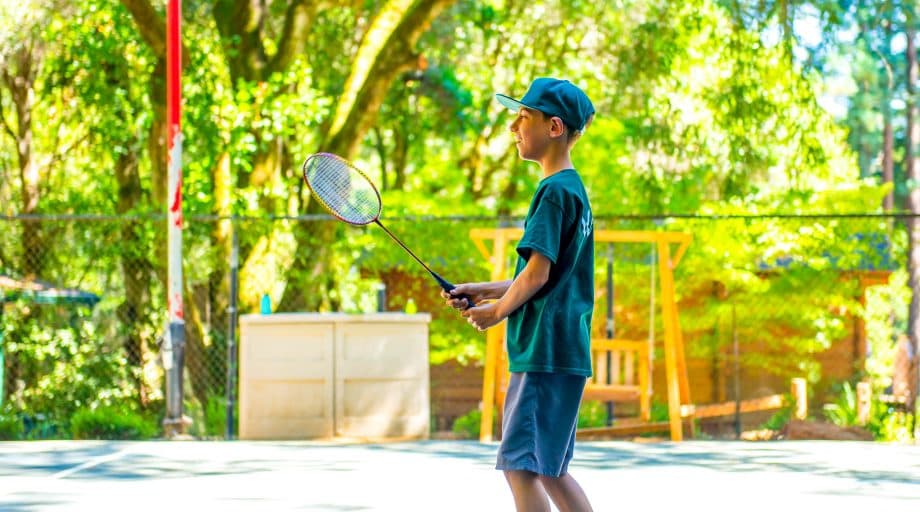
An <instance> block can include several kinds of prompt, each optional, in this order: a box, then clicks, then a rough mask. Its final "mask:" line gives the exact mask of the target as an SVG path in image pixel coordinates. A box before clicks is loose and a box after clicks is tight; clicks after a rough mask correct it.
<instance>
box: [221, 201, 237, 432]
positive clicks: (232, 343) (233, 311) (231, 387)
mask: <svg viewBox="0 0 920 512" xmlns="http://www.w3.org/2000/svg"><path fill="white" fill-rule="evenodd" d="M230 233H231V235H230V238H231V240H232V241H231V245H232V247H231V248H230V305H229V307H228V308H227V313H228V315H227V316H228V317H229V322H228V326H227V424H226V428H225V435H224V437H226V438H227V439H228V440H229V439H233V408H234V405H235V402H236V394H235V393H234V391H236V318H237V295H239V293H238V292H237V290H238V289H239V269H240V247H239V241H238V240H237V238H236V222H235V219H234V218H233V217H230Z"/></svg>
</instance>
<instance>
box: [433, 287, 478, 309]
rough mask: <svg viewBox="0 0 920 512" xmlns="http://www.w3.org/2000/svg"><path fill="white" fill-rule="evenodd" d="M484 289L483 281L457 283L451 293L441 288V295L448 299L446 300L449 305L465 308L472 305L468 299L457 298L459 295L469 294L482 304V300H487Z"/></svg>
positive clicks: (455, 307)
mask: <svg viewBox="0 0 920 512" xmlns="http://www.w3.org/2000/svg"><path fill="white" fill-rule="evenodd" d="M483 291H484V290H483V286H482V283H463V284H458V285H456V286H455V287H454V289H453V290H451V291H450V293H447V292H445V291H444V290H441V297H443V298H444V299H446V300H445V302H447V305H448V306H450V307H452V308H454V309H460V310H463V309H466V308H468V307H470V305H469V302H468V301H467V300H466V299H458V298H456V297H457V296H458V295H467V296H469V298H471V299H473V302H474V303H476V304H481V303H482V301H484V300H486V297H485V296H484V295H483Z"/></svg>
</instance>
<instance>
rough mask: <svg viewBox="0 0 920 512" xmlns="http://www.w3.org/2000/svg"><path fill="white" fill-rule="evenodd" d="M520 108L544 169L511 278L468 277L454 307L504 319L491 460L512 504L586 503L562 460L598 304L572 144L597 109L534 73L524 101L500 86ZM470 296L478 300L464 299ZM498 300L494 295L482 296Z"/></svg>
mask: <svg viewBox="0 0 920 512" xmlns="http://www.w3.org/2000/svg"><path fill="white" fill-rule="evenodd" d="M496 99H497V100H498V101H499V103H501V104H502V105H503V106H505V107H507V108H509V109H512V110H514V111H516V112H517V118H516V119H515V120H514V122H513V123H511V126H510V128H511V133H513V134H514V138H515V141H516V142H517V150H518V154H519V155H520V156H521V158H523V159H525V160H530V161H533V162H536V163H538V164H540V167H541V168H542V170H543V178H542V179H541V180H540V184H539V186H538V187H537V191H536V193H535V194H534V197H533V200H532V202H531V204H530V210H529V211H528V213H527V218H526V220H525V221H524V235H523V237H522V238H521V241H520V243H519V244H518V246H517V252H518V256H519V257H518V263H517V268H516V270H515V277H514V279H513V280H510V281H501V282H487V283H466V284H461V285H458V286H457V287H456V288H454V289H453V290H451V292H450V294H447V293H444V292H442V296H443V297H444V298H445V299H447V303H448V305H450V306H451V307H454V308H457V309H462V310H463V311H462V313H461V314H462V315H463V316H464V317H465V318H467V320H468V321H469V323H470V324H471V325H472V326H473V327H475V328H477V329H479V330H480V331H482V330H485V329H488V328H489V327H492V326H494V325H496V324H498V323H499V322H501V321H502V320H504V319H505V318H507V319H508V336H507V338H508V361H509V367H510V370H511V379H510V381H509V384H508V393H507V395H506V398H505V411H504V419H503V421H502V442H501V445H500V447H499V450H498V460H497V464H496V469H500V470H502V471H504V473H505V478H506V479H507V480H508V484H509V486H510V487H511V493H512V495H513V496H514V503H515V507H516V508H517V510H518V511H527V512H533V511H547V512H548V511H549V510H550V506H549V499H552V501H553V503H555V504H556V507H557V508H558V509H559V510H560V512H568V511H579V512H580V511H590V510H591V505H590V503H589V502H588V498H587V497H586V496H585V493H584V491H583V490H582V489H581V487H580V486H579V485H578V483H577V482H576V481H575V480H574V479H573V478H572V477H571V475H569V473H568V471H567V468H568V464H569V461H570V460H571V459H572V451H573V448H574V446H575V428H576V424H577V420H578V407H579V404H580V402H581V396H582V393H583V391H584V387H585V382H586V380H587V377H590V376H591V357H590V343H591V342H590V329H591V315H592V313H593V312H594V223H593V220H592V216H591V206H590V204H589V203H588V196H587V194H586V192H585V188H584V185H583V184H582V182H581V179H580V177H579V176H578V173H577V172H575V169H574V168H573V166H572V161H571V157H570V152H571V150H572V148H573V147H574V145H575V142H576V141H577V140H578V138H579V137H580V136H581V134H582V132H583V131H584V129H585V128H586V127H587V125H588V124H590V122H591V120H592V118H593V116H594V106H593V105H592V104H591V100H589V99H588V96H587V95H585V93H584V92H582V90H581V89H579V88H578V87H576V86H575V85H573V84H572V83H570V82H568V81H565V80H556V79H552V78H538V79H536V80H534V81H533V83H532V84H531V85H530V88H529V89H528V90H527V93H526V94H525V95H524V97H523V98H521V100H520V101H518V100H514V99H512V98H510V97H508V96H505V95H502V94H497V95H496ZM461 294H466V295H468V296H469V297H470V298H471V299H472V300H473V302H474V303H475V304H479V306H476V307H472V308H467V301H466V299H457V298H454V296H459V295H461ZM490 299H497V300H496V301H495V302H491V303H485V302H484V301H487V300H490Z"/></svg>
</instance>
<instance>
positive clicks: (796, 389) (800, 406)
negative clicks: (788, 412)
mask: <svg viewBox="0 0 920 512" xmlns="http://www.w3.org/2000/svg"><path fill="white" fill-rule="evenodd" d="M792 398H793V400H795V409H794V411H793V415H792V416H793V417H794V418H795V419H797V420H804V419H805V417H806V416H808V393H807V390H806V388H805V379H803V378H800V377H797V378H794V379H792Z"/></svg>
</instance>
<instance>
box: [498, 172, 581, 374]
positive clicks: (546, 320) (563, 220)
mask: <svg viewBox="0 0 920 512" xmlns="http://www.w3.org/2000/svg"><path fill="white" fill-rule="evenodd" d="M532 251H537V252H539V253H540V254H543V255H544V256H546V257H547V258H548V259H549V260H550V261H551V262H552V266H551V268H550V272H549V281H547V283H546V284H545V285H544V286H543V287H542V288H541V289H540V290H539V291H538V292H537V293H536V294H535V295H534V296H533V297H531V299H530V300H528V301H527V302H525V303H524V304H523V305H522V306H521V307H520V308H518V309H517V310H515V311H514V312H513V313H511V315H510V316H509V317H508V336H507V338H508V362H509V367H510V370H511V371H512V372H553V373H568V374H574V375H583V376H585V377H590V376H591V316H592V314H593V313H594V219H593V218H592V216H591V205H590V204H589V202H588V195H587V193H586V192H585V187H584V185H583V184H582V182H581V178H580V177H579V176H578V173H577V172H575V170H574V169H566V170H564V171H560V172H557V173H556V174H553V175H552V176H549V177H547V178H544V179H543V180H541V181H540V185H539V187H537V191H536V193H535V194H534V197H533V201H531V203H530V210H529V211H528V212H527V218H526V219H525V220H524V236H523V237H522V238H521V241H520V243H519V244H518V246H517V252H518V261H517V268H516V270H515V273H514V275H515V277H517V275H518V274H520V273H521V271H522V270H523V269H524V266H525V265H526V263H527V260H528V258H530V255H531V253H532Z"/></svg>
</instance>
